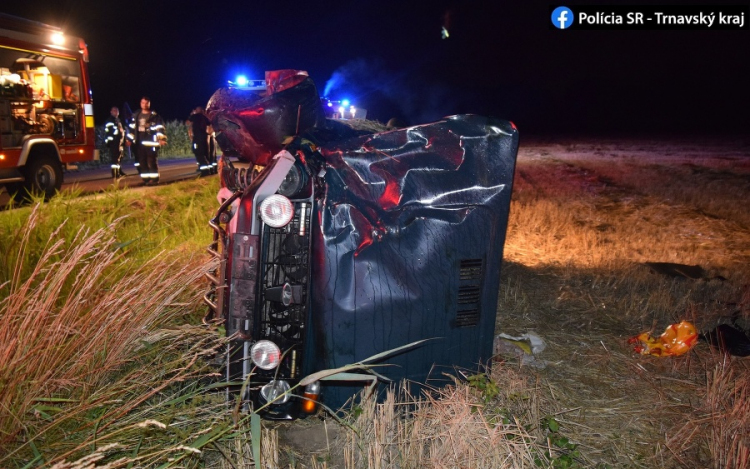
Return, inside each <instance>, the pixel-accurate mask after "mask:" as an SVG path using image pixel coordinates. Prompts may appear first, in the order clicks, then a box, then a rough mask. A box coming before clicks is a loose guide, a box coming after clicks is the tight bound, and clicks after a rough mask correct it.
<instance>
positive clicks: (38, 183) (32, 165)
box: [16, 154, 63, 200]
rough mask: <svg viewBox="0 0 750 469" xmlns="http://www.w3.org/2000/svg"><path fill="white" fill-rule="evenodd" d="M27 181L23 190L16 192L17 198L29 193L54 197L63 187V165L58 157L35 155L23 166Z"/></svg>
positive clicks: (45, 197)
mask: <svg viewBox="0 0 750 469" xmlns="http://www.w3.org/2000/svg"><path fill="white" fill-rule="evenodd" d="M23 175H24V177H25V178H26V181H24V183H23V190H21V191H18V192H17V193H16V198H17V199H18V198H19V197H20V198H28V197H29V194H31V195H34V196H41V197H44V200H49V199H50V198H52V197H53V196H54V195H55V193H56V192H57V191H59V190H60V188H61V187H62V180H63V174H62V165H61V164H60V162H59V161H58V160H57V158H55V157H53V156H50V155H44V154H42V155H34V156H33V157H30V158H29V162H28V163H27V164H26V166H25V167H24V168H23Z"/></svg>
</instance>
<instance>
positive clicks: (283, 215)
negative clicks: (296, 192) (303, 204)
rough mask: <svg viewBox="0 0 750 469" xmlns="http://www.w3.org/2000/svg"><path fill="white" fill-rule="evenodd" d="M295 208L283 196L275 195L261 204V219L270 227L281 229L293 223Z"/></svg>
mask: <svg viewBox="0 0 750 469" xmlns="http://www.w3.org/2000/svg"><path fill="white" fill-rule="evenodd" d="M292 217H294V206H293V205H292V202H291V201H290V200H289V199H287V198H286V197H284V196H283V195H281V194H274V195H271V196H269V197H266V199H265V200H264V201H263V202H261V203H260V218H261V220H263V223H265V224H266V225H268V226H271V227H273V228H281V227H282V226H286V225H288V224H289V222H290V221H292Z"/></svg>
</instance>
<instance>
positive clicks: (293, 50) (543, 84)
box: [0, 0, 750, 136]
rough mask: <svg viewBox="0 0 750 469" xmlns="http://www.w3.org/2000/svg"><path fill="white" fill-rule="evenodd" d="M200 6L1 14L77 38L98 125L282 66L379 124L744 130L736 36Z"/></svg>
mask: <svg viewBox="0 0 750 469" xmlns="http://www.w3.org/2000/svg"><path fill="white" fill-rule="evenodd" d="M591 3H592V2H590V1H585V2H572V1H569V2H566V3H565V5H567V6H569V7H572V8H574V7H575V5H576V4H591ZM606 3H607V2H597V4H606ZM609 3H616V4H628V3H630V4H636V5H637V4H644V3H647V4H648V3H650V2H643V1H635V2H623V1H621V2H609ZM659 3H661V4H675V3H679V4H697V3H699V2H685V1H683V2H666V1H665V2H659ZM703 3H709V2H703ZM717 3H720V4H742V2H730V1H722V2H717ZM201 4H202V5H203V6H200V7H197V6H195V5H198V3H196V2H192V1H185V0H183V1H171V0H167V1H158V0H157V1H152V2H110V1H102V0H98V1H83V0H59V1H55V2H49V1H34V0H19V1H17V2H11V1H4V2H3V5H2V6H1V7H0V11H2V12H4V13H8V14H13V15H18V16H23V17H25V18H29V19H33V20H36V21H41V22H44V23H48V24H52V25H56V26H60V27H62V28H63V29H64V30H65V31H66V32H67V33H69V34H71V35H76V36H81V37H83V38H84V39H86V42H87V43H88V46H89V51H90V55H91V62H90V73H91V80H92V87H93V91H94V103H95V113H96V120H97V122H98V123H99V122H103V120H104V118H105V117H106V116H107V114H108V109H109V107H110V106H111V105H117V106H122V104H123V103H124V102H128V103H129V104H130V106H131V107H132V108H133V109H135V108H136V107H137V105H138V100H139V98H140V96H142V95H144V94H145V95H148V96H150V97H151V99H152V107H153V109H154V110H156V111H157V112H159V113H160V114H162V115H163V116H164V117H165V118H166V119H168V120H170V119H185V118H186V117H187V116H188V114H189V113H190V110H191V109H192V108H193V107H195V106H196V105H205V104H206V102H207V101H208V98H209V97H210V96H211V94H212V93H213V92H214V91H215V90H216V89H217V88H219V87H221V86H224V85H225V84H226V82H227V80H229V79H234V77H235V76H236V75H237V74H238V73H244V74H245V75H246V76H248V77H249V78H263V74H264V71H265V70H275V69H283V68H295V69H301V70H307V71H308V72H309V74H310V76H311V77H312V78H313V80H314V81H315V83H316V85H317V86H318V90H319V92H320V94H321V95H323V94H324V93H325V92H326V91H328V97H330V98H332V99H341V98H344V97H346V98H349V99H351V100H352V101H353V102H354V103H355V104H356V105H358V106H359V107H363V108H366V109H368V117H371V118H375V119H378V120H380V121H382V122H385V121H387V120H388V119H389V118H391V117H399V118H401V119H403V120H404V121H406V122H407V123H408V124H419V123H424V122H429V121H431V120H435V119H439V118H440V117H442V116H445V115H450V114H457V113H476V114H486V115H493V116H497V117H501V118H505V119H509V120H512V121H514V122H515V123H516V124H517V126H518V127H519V129H520V130H521V133H522V135H524V134H527V135H559V134H569V135H581V136H586V135H613V136H615V135H628V134H637V135H665V136H667V135H668V136H674V135H689V136H696V135H697V136H702V135H721V134H736V135H748V134H750V131H749V130H748V129H750V117H748V116H750V31H748V30H744V31H580V30H577V31H574V30H569V31H559V30H554V29H550V14H549V7H550V5H552V4H548V3H542V2H528V1H524V0H515V1H501V0H498V1H481V2H480V1H454V2H442V1H431V2H417V1H415V2H411V1H400V2H393V1H382V0H381V1H366V0H363V1H346V2H340V1H330V2H313V1H308V2H284V1H277V2H273V1H264V2H259V1H244V2H231V1H227V2H202V3H201ZM744 4H747V2H744ZM144 5H148V7H146V6H144ZM219 5H231V6H224V7H220V6H219ZM557 5H559V4H557V3H556V4H554V6H557ZM749 19H750V18H749ZM443 26H446V27H447V29H448V31H449V33H450V37H449V38H447V39H442V38H441V28H442V27H443Z"/></svg>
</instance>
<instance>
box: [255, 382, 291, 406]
mask: <svg viewBox="0 0 750 469" xmlns="http://www.w3.org/2000/svg"><path fill="white" fill-rule="evenodd" d="M289 389H291V387H290V386H289V383H287V382H286V381H284V380H282V379H279V380H273V381H271V382H270V383H268V384H266V385H265V386H263V387H262V388H260V395H261V397H263V399H265V400H266V402H271V401H273V403H274V404H285V403H286V402H288V401H289V399H291V398H292V394H291V393H290V392H289Z"/></svg>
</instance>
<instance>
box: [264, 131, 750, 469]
mask: <svg viewBox="0 0 750 469" xmlns="http://www.w3.org/2000/svg"><path fill="white" fill-rule="evenodd" d="M749 200H750V140H747V139H745V140H742V139H728V140H727V139H725V140H721V139H715V140H711V141H706V140H704V141H699V140H671V141H647V140H637V141H636V140H625V139H620V140H586V141H566V142H560V141H552V142H534V141H529V142H524V141H522V144H521V148H520V150H519V154H518V160H517V166H516V174H515V181H514V188H513V203H512V207H511V216H510V221H509V225H508V234H507V239H506V244H505V255H504V263H503V266H502V272H501V283H500V285H499V287H498V293H499V301H498V315H497V321H496V331H495V333H496V334H498V333H506V334H510V335H515V336H518V335H521V334H525V333H530V332H531V333H534V334H536V335H538V336H539V337H540V338H541V339H542V340H543V341H544V344H545V346H546V348H545V349H544V351H542V352H540V353H538V354H536V355H534V356H533V357H529V356H527V355H525V354H523V353H514V352H513V351H512V350H511V351H509V350H508V349H502V350H498V357H497V359H499V360H502V361H504V362H507V363H514V364H517V366H518V367H519V369H522V370H524V372H525V373H528V374H529V376H532V377H533V379H535V380H536V381H537V382H538V383H539V385H538V386H539V388H540V392H543V393H544V394H545V395H547V396H548V397H549V398H551V399H552V400H553V401H554V402H555V409H554V410H555V412H556V413H555V415H556V418H557V419H558V420H559V421H560V422H561V428H562V430H561V431H564V432H565V434H566V435H567V436H569V437H570V439H571V441H575V442H576V443H577V444H579V445H580V448H581V453H582V454H583V456H582V458H581V460H580V461H579V463H580V464H581V467H595V466H596V467H623V468H625V467H643V468H646V467H648V468H654V467H669V468H671V467H718V466H717V465H716V458H717V456H716V454H715V451H716V450H715V446H716V445H715V444H714V445H713V446H712V444H711V443H710V442H711V441H714V440H715V439H716V438H718V437H717V434H718V433H721V431H724V432H725V433H726V432H730V433H731V432H734V435H733V436H732V435H730V437H731V438H736V439H740V440H742V438H744V440H743V441H744V444H745V445H746V446H747V433H748V432H750V429H748V428H747V427H746V426H745V427H744V428H740V429H736V428H734V429H727V428H724V427H722V428H721V429H717V427H716V424H714V426H713V427H712V426H711V425H704V423H705V422H704V420H705V419H704V420H701V418H703V417H705V415H706V412H709V411H711V410H710V409H707V407H706V404H705V403H706V396H707V393H710V391H711V389H712V388H711V386H712V383H713V381H711V376H712V373H713V374H715V373H716V370H718V369H722V370H724V369H727V367H731V369H732V373H734V374H733V375H732V376H733V377H734V378H733V379H736V380H740V381H742V382H744V383H745V384H747V380H748V379H750V378H749V377H750V366H749V365H750V362H749V360H750V359H748V358H740V357H727V356H725V355H723V354H721V353H719V352H717V350H716V349H715V348H712V347H710V346H709V345H708V344H706V343H705V342H700V343H699V344H698V345H697V346H696V347H695V348H694V349H693V350H692V351H691V352H689V353H688V354H686V355H684V356H681V357H671V358H663V357H653V356H641V355H638V354H636V353H634V352H633V349H632V346H631V345H629V344H628V343H627V339H628V338H629V337H631V336H634V335H637V334H639V333H640V332H643V331H654V333H655V334H657V335H658V334H660V333H661V332H662V331H664V328H665V327H666V326H667V325H669V324H672V323H675V322H679V321H682V320H689V321H692V322H693V323H694V324H695V325H696V327H697V328H698V329H699V330H700V331H704V332H705V331H708V330H711V329H712V328H714V327H716V325H717V324H722V323H724V324H733V325H735V326H736V327H739V328H745V329H746V328H747V327H748V326H749V325H750V267H748V266H750V210H748V209H747V205H746V204H747V201H749ZM654 263H662V264H658V265H657V264H654ZM659 265H661V266H662V267H664V266H665V265H666V266H667V267H666V268H659ZM675 265H676V266H678V267H677V268H676V269H670V268H669V266H675ZM679 266H683V268H682V269H680V268H679ZM685 266H689V267H685ZM696 266H697V267H696ZM691 269H692V270H691ZM686 272H687V274H686ZM516 352H517V351H516ZM498 384H499V385H500V386H502V383H498ZM744 399H747V396H745V398H744ZM714 411H716V409H714V410H713V411H711V412H714ZM701 422H703V423H701ZM743 425H746V424H743ZM278 428H279V430H280V435H279V446H280V453H281V455H282V459H283V461H284V465H283V467H289V466H291V467H313V466H311V465H310V464H311V462H310V461H311V460H312V459H315V460H316V461H318V462H319V463H320V464H323V463H325V464H326V465H327V467H344V466H343V463H342V462H341V461H340V460H339V459H338V458H340V457H341V456H340V454H338V455H337V454H332V453H331V448H332V446H335V445H334V443H335V441H336V440H337V438H340V436H341V433H342V432H343V431H345V430H343V429H341V428H337V425H335V423H334V422H332V421H331V420H327V421H323V420H320V419H318V418H313V419H308V420H306V421H304V422H299V423H292V424H281V425H280V426H278ZM746 430H747V431H746ZM742 432H745V435H744V437H743V435H742ZM724 436H726V435H724ZM712 439H713V440H712ZM707 442H708V443H707ZM746 446H745V449H747V447H746ZM712 448H713V449H712ZM312 464H317V463H312ZM319 467H322V466H319ZM727 467H730V466H727Z"/></svg>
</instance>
